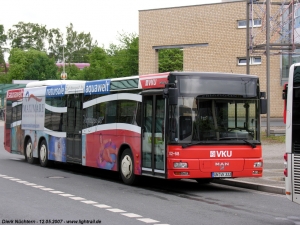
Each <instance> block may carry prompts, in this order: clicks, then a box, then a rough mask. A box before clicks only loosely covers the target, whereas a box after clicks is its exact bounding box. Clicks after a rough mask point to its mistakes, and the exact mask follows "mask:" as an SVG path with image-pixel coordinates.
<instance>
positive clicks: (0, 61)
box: [0, 25, 7, 73]
mask: <svg viewBox="0 0 300 225" xmlns="http://www.w3.org/2000/svg"><path fill="white" fill-rule="evenodd" d="M6 39H7V36H6V35H5V34H4V26H3V25H0V69H1V67H3V68H4V72H5V73H7V68H6V63H5V59H4V53H5V52H6V51H7V49H6V48H5V47H4V45H5V44H6ZM0 72H1V70H0Z"/></svg>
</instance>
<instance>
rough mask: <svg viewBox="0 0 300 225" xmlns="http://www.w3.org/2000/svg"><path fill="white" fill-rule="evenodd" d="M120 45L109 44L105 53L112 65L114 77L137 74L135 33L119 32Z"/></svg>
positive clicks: (137, 61) (137, 47)
mask: <svg viewBox="0 0 300 225" xmlns="http://www.w3.org/2000/svg"><path fill="white" fill-rule="evenodd" d="M118 40H119V41H120V42H121V45H118V46H117V45H115V44H110V47H109V49H108V50H107V53H108V55H109V58H110V62H111V64H112V66H113V67H114V71H115V74H114V75H115V77H121V76H132V75H137V74H138V69H139V57H138V53H139V38H138V36H137V35H136V34H125V33H124V34H120V37H119V39H118Z"/></svg>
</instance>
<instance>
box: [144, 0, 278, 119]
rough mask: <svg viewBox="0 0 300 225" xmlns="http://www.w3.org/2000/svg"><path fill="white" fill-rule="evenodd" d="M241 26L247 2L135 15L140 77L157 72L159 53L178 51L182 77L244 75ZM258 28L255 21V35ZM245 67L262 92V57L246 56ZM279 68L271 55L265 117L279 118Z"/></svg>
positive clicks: (263, 64)
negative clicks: (192, 74) (194, 73)
mask: <svg viewBox="0 0 300 225" xmlns="http://www.w3.org/2000/svg"><path fill="white" fill-rule="evenodd" d="M245 22H246V1H230V2H222V3H214V4H204V5H195V6H182V7H173V8H163V9H153V10H140V11H139V74H149V73H157V72H158V51H159V49H162V48H181V49H182V50H183V70H184V71H207V72H227V73H244V74H245V73H246V30H247V29H246V26H245V24H246V23H245ZM256 22H258V23H257V24H256ZM262 22H263V21H261V20H260V19H259V20H255V18H254V21H253V24H254V26H253V28H254V29H260V23H262ZM256 25H257V26H256ZM263 35H265V34H263ZM259 38H261V39H262V40H263V38H265V37H263V36H261V37H259ZM250 62H251V63H250V74H253V75H257V76H259V78H260V84H261V91H266V83H267V82H266V57H265V55H264V54H251V55H250ZM280 65H281V56H280V55H272V56H271V58H270V95H271V96H270V107H271V108H270V114H271V115H270V117H282V115H283V101H282V79H281V70H280Z"/></svg>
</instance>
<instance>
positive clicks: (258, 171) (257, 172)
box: [252, 170, 262, 174]
mask: <svg viewBox="0 0 300 225" xmlns="http://www.w3.org/2000/svg"><path fill="white" fill-rule="evenodd" d="M252 174H262V171H261V170H253V172H252Z"/></svg>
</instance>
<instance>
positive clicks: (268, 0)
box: [266, 0, 271, 137]
mask: <svg viewBox="0 0 300 225" xmlns="http://www.w3.org/2000/svg"><path fill="white" fill-rule="evenodd" d="M266 11H267V13H266V14H267V15H266V36H267V37H266V38H267V40H266V57H267V71H266V72H267V74H266V79H267V137H269V136H270V98H271V95H270V0H267V1H266Z"/></svg>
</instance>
